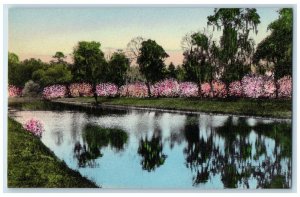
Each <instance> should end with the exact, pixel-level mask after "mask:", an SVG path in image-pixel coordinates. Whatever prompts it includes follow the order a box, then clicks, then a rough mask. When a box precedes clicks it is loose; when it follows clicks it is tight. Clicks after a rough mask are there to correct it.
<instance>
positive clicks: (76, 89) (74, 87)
mask: <svg viewBox="0 0 300 197" xmlns="http://www.w3.org/2000/svg"><path fill="white" fill-rule="evenodd" d="M69 90H70V95H71V96H72V97H78V96H93V87H92V85H91V84H89V83H72V84H71V85H70V86H69Z"/></svg>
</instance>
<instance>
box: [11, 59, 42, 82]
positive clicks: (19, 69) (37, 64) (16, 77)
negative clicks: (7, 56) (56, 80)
mask: <svg viewBox="0 0 300 197" xmlns="http://www.w3.org/2000/svg"><path fill="white" fill-rule="evenodd" d="M46 66H47V64H45V63H43V62H42V61H41V60H40V59H38V60H37V59H34V58H31V59H26V60H24V61H22V62H19V63H13V62H8V83H9V84H13V85H16V86H19V87H24V85H25V83H26V82H27V81H29V80H32V73H33V72H35V71H36V70H38V69H41V68H43V67H46Z"/></svg>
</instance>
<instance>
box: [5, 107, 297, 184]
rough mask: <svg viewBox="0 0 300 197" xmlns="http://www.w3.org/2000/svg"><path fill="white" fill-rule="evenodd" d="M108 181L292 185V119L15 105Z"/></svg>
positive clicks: (77, 162) (20, 117)
mask: <svg viewBox="0 0 300 197" xmlns="http://www.w3.org/2000/svg"><path fill="white" fill-rule="evenodd" d="M10 115H11V116H12V117H13V118H15V119H16V120H17V121H19V122H21V123H24V122H25V121H27V120H29V119H31V118H35V119H39V120H41V121H42V122H43V124H44V128H45V132H44V133H43V135H42V138H41V140H42V142H43V143H44V144H45V145H46V146H47V147H49V148H50V149H51V150H52V151H53V152H54V153H55V154H56V156H57V157H58V158H60V159H62V160H64V161H65V163H66V164H67V165H68V166H69V167H70V168H72V169H76V170H78V171H79V172H80V173H81V174H82V175H83V176H85V177H87V178H89V179H90V180H93V181H94V182H95V183H96V184H98V185H99V186H101V187H103V188H139V189H141V188H167V189H170V188H180V189H190V188H195V189H197V188H199V189H208V188H212V189H219V188H253V189H255V188H290V187H291V181H292V178H291V177H292V169H291V166H292V158H291V155H292V129H291V121H275V120H263V119H254V118H243V117H235V116H223V115H203V114H201V115H186V114H178V113H177V114H176V113H161V112H153V111H145V110H144V111H137V110H129V111H116V110H108V111H107V110H106V111H103V113H101V114H97V115H96V114H87V113H85V112H79V111H67V110H66V111H19V110H17V111H14V112H10Z"/></svg>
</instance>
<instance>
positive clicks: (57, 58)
mask: <svg viewBox="0 0 300 197" xmlns="http://www.w3.org/2000/svg"><path fill="white" fill-rule="evenodd" d="M52 57H53V58H54V59H55V61H53V62H54V63H58V64H67V62H65V60H64V59H65V58H66V56H65V55H64V53H63V52H61V51H57V52H56V53H55V55H54V56H52Z"/></svg>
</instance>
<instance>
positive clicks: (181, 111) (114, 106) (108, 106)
mask: <svg viewBox="0 0 300 197" xmlns="http://www.w3.org/2000/svg"><path fill="white" fill-rule="evenodd" d="M50 102H51V103H59V104H65V105H70V106H76V107H78V106H79V107H84V108H89V109H101V108H104V109H120V110H148V111H156V112H165V113H178V114H195V115H201V114H202V115H216V116H226V115H227V116H236V117H243V118H254V119H264V120H274V121H292V117H291V118H281V117H271V116H259V115H247V114H235V113H221V112H203V111H198V110H187V109H170V108H167V107H166V108H157V107H149V106H134V105H117V104H99V105H98V106H95V105H92V104H91V103H84V102H82V103H78V102H72V101H58V100H52V101H50Z"/></svg>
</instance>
